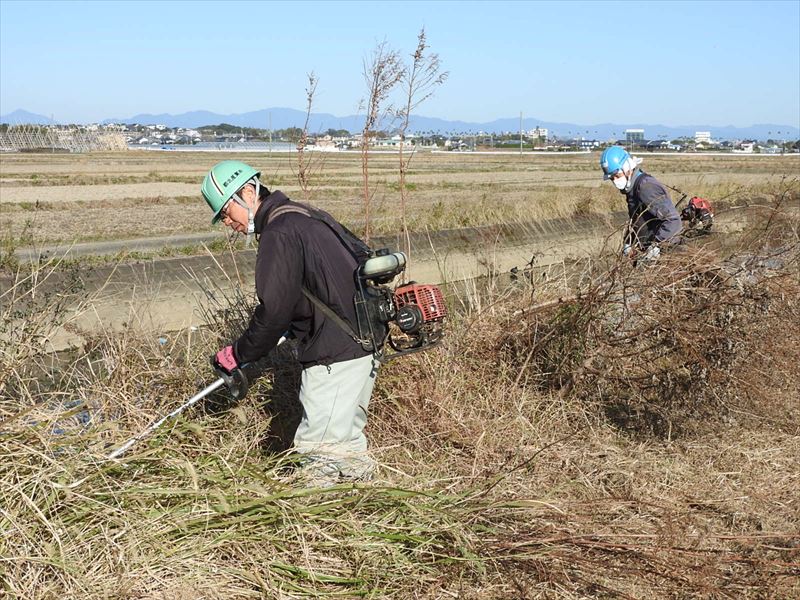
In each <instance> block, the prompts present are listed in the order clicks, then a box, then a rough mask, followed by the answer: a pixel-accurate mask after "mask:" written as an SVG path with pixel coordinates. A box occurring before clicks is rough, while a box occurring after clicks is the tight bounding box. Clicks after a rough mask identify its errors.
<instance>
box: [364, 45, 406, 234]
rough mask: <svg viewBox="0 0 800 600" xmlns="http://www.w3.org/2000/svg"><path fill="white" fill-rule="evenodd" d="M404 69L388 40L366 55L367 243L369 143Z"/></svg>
mask: <svg viewBox="0 0 800 600" xmlns="http://www.w3.org/2000/svg"><path fill="white" fill-rule="evenodd" d="M404 73H405V67H404V65H403V61H402V59H401V58H400V55H399V54H398V53H397V52H396V51H395V50H392V49H391V48H389V47H388V45H387V43H386V41H383V42H381V43H380V44H378V45H377V46H376V47H375V49H374V50H373V51H372V55H371V56H370V57H369V58H366V59H364V81H365V83H366V84H367V98H366V100H364V101H362V106H363V108H364V109H365V112H366V114H365V116H364V129H363V130H362V132H361V175H362V178H363V182H364V241H366V242H367V243H369V237H370V201H371V199H372V191H371V190H370V188H369V146H370V142H371V139H372V137H373V136H374V135H375V127H376V125H377V124H378V123H379V122H380V120H381V117H382V116H384V115H385V114H389V113H391V107H390V106H385V102H386V100H387V98H388V97H389V94H390V93H391V91H392V89H393V88H394V87H395V86H396V85H397V83H398V82H399V81H400V80H401V78H402V77H403V75H404Z"/></svg>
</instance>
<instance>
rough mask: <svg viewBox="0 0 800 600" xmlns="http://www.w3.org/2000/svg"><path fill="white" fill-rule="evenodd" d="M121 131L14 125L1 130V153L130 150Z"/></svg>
mask: <svg viewBox="0 0 800 600" xmlns="http://www.w3.org/2000/svg"><path fill="white" fill-rule="evenodd" d="M126 149H127V144H126V141H125V137H124V136H123V135H122V134H121V133H119V132H117V131H100V130H94V131H90V130H87V129H83V128H79V127H61V126H43V125H10V126H9V127H8V128H7V129H6V130H5V131H0V152H47V151H51V152H98V151H115V150H126Z"/></svg>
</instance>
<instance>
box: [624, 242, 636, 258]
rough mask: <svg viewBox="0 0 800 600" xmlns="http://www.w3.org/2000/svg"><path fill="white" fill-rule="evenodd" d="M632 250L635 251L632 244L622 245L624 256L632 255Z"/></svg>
mask: <svg viewBox="0 0 800 600" xmlns="http://www.w3.org/2000/svg"><path fill="white" fill-rule="evenodd" d="M631 252H633V246H632V245H631V244H625V245H624V246H623V247H622V256H624V257H625V258H627V257H629V256H630V255H631Z"/></svg>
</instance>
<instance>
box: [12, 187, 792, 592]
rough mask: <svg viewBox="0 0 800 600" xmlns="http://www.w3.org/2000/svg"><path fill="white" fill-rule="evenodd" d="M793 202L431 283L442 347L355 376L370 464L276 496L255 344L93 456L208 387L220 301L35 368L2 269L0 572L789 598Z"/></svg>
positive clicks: (180, 582) (73, 581) (224, 320)
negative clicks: (575, 258) (248, 362)
mask: <svg viewBox="0 0 800 600" xmlns="http://www.w3.org/2000/svg"><path fill="white" fill-rule="evenodd" d="M797 199H798V197H797V196H796V195H795V192H794V191H793V188H789V189H788V190H787V189H785V188H784V196H783V198H782V201H783V204H779V205H777V206H776V207H775V210H764V211H763V212H764V214H763V218H762V219H761V220H760V221H759V222H758V224H757V226H753V227H752V228H751V235H749V236H745V237H744V238H742V240H741V241H740V242H739V243H738V244H737V246H736V247H733V248H724V249H720V248H719V247H711V246H710V245H708V246H707V245H705V244H703V243H700V244H699V245H697V246H692V247H690V248H689V249H687V250H686V251H685V252H681V253H674V254H671V255H665V257H664V259H663V260H662V261H660V262H659V263H656V264H655V265H652V266H647V267H645V266H639V267H633V266H632V265H630V264H628V263H625V262H622V261H619V260H618V259H617V258H615V257H614V256H612V255H610V254H606V255H603V256H597V257H595V259H594V260H592V261H586V262H579V263H575V264H574V265H572V266H571V267H569V268H567V269H566V270H564V271H563V272H559V271H558V270H556V269H551V270H549V271H548V276H547V277H546V278H544V277H543V273H542V272H541V271H540V270H530V271H528V272H524V273H523V274H521V276H520V279H518V280H517V281H516V282H514V284H513V285H512V286H510V287H508V286H504V285H501V280H500V279H499V278H490V279H489V280H488V282H487V284H486V285H487V289H485V290H481V293H480V294H466V293H463V290H462V293H457V294H454V295H453V296H452V297H451V301H452V308H453V309H454V310H453V312H454V317H453V321H452V322H451V324H450V329H449V334H448V336H447V338H446V341H445V343H444V344H443V345H442V346H441V347H440V348H438V349H436V350H432V351H429V352H426V353H423V354H417V355H413V356H411V357H408V358H406V359H403V360H398V361H395V362H392V363H390V364H389V365H387V366H385V367H384V368H383V372H382V374H381V376H380V377H379V379H378V388H377V390H376V393H375V396H374V400H373V408H372V416H371V421H370V425H369V432H368V435H369V437H370V440H371V442H372V445H373V448H374V450H375V453H376V456H377V458H378V459H379V461H380V462H381V464H382V469H381V473H380V478H379V479H378V481H376V482H374V483H372V484H365V485H357V486H349V485H346V486H340V487H338V488H333V489H330V490H313V489H302V488H295V487H292V486H291V485H289V484H288V483H287V482H286V480H285V479H284V474H285V472H286V468H287V461H288V457H287V456H286V455H283V454H275V453H274V452H273V449H274V448H275V446H276V445H277V444H274V443H273V442H274V441H275V438H276V437H279V436H280V435H281V434H282V433H283V434H285V433H286V431H287V428H286V426H285V424H282V422H283V421H285V419H286V418H287V417H291V413H292V410H293V409H292V404H291V394H288V395H287V394H285V389H286V388H285V387H284V385H283V383H284V382H283V379H285V378H287V377H288V378H291V376H292V373H291V369H290V368H289V366H288V363H287V362H285V361H284V362H281V360H279V357H278V358H274V359H272V361H271V365H267V366H266V371H265V374H264V377H263V378H262V379H261V380H259V383H258V384H257V385H256V387H255V388H254V390H253V392H252V394H251V395H250V397H249V398H248V399H246V400H245V401H244V402H242V403H240V404H239V405H236V406H231V405H230V404H229V403H228V402H226V400H225V398H224V397H223V396H217V397H215V398H214V399H212V400H213V401H211V402H209V403H207V404H206V405H204V406H203V407H199V408H198V410H194V411H190V412H189V413H187V414H184V415H182V416H181V417H180V418H179V419H177V420H176V421H175V422H173V423H170V424H168V425H167V426H165V427H164V428H163V429H162V430H160V431H159V432H158V433H157V434H156V435H154V436H153V437H152V438H151V439H149V440H148V441H146V442H142V443H141V444H140V445H137V446H135V447H134V448H133V449H132V450H131V452H130V454H129V455H126V457H125V459H124V460H123V461H119V462H117V461H107V460H105V456H107V454H108V453H109V452H110V451H111V450H112V449H114V448H116V447H117V446H119V445H120V444H121V443H122V442H123V441H124V440H126V439H127V438H128V437H129V436H131V435H133V434H134V433H137V432H138V431H141V430H142V429H143V428H144V427H145V426H146V425H147V424H148V423H150V422H152V421H153V420H154V419H155V418H156V417H157V416H160V415H162V414H164V413H165V412H167V411H168V410H170V409H172V408H174V407H176V406H178V405H179V404H181V403H182V402H183V401H184V400H185V399H186V398H187V397H188V396H189V395H191V394H192V393H193V392H195V391H196V390H197V389H198V387H200V386H202V385H204V383H206V382H207V381H208V378H209V375H210V373H209V369H208V367H207V356H208V355H209V354H210V353H211V351H212V350H214V349H216V348H217V347H218V345H219V343H220V342H221V341H223V340H227V339H228V338H229V336H230V335H231V332H232V329H231V328H233V329H235V328H236V327H240V326H241V322H242V319H243V318H246V313H247V311H246V310H245V311H241V310H234V311H232V312H230V313H216V314H218V315H221V318H220V319H218V320H217V321H216V323H215V325H214V327H213V328H212V329H211V330H210V331H208V332H204V335H203V336H198V337H194V338H191V343H177V342H169V343H167V344H165V345H160V344H159V343H158V342H157V341H156V340H155V339H154V336H152V335H151V334H147V333H143V332H139V331H136V330H135V329H134V328H130V329H129V330H127V331H125V332H123V333H111V332H102V331H101V332H83V336H84V340H85V342H84V347H83V348H82V349H81V350H80V351H78V352H77V353H76V354H75V355H73V356H71V357H70V358H69V360H60V361H55V360H53V358H52V357H49V356H47V355H46V354H45V353H44V352H43V351H42V350H43V349H44V348H46V337H47V335H48V332H49V331H50V328H51V327H53V326H54V325H55V324H57V323H58V320H59V315H60V314H62V313H61V311H62V309H63V306H64V305H65V302H66V300H67V299H66V298H64V295H65V294H66V293H68V292H69V291H70V289H71V286H69V285H65V286H63V288H62V289H61V290H60V292H59V294H56V295H54V296H52V297H41V296H40V295H38V294H37V286H36V280H35V279H32V280H29V281H28V283H24V282H23V283H20V285H19V287H18V288H15V290H16V291H15V292H14V293H13V295H14V299H13V301H12V299H11V295H9V294H8V293H7V292H5V295H3V296H1V297H0V325H2V329H3V330H2V331H0V419H2V422H1V423H0V447H1V448H2V451H3V456H4V461H3V464H2V466H0V530H2V534H3V535H2V537H0V589H2V590H3V593H4V594H6V595H8V596H9V597H20V598H33V599H36V598H51V597H54V596H62V597H65V598H73V597H74V598H78V597H80V598H108V597H113V598H176V597H177V598H201V597H202V598H263V597H268V598H297V597H328V596H339V597H361V596H364V597H373V598H398V599H406V598H431V599H433V598H436V599H439V598H450V597H460V598H475V599H484V598H497V599H500V598H543V599H544V598H570V599H575V600H577V599H583V598H594V597H599V598H637V599H642V600H644V599H649V598H730V599H734V598H759V599H761V598H764V599H766V598H792V597H798V596H800V584H798V581H800V536H799V535H798V532H800V506H798V498H797V489H800V474H798V469H797V465H798V464H800V412H799V411H798V405H797V400H796V399H797V397H798V393H800V371H798V367H797V365H798V364H800V343H798V340H800V329H799V328H798V323H800V319H798V317H800V314H799V313H800V302H798V297H800V280H799V279H798V221H797V214H796V212H791V211H786V210H784V208H785V205H786V204H796V202H797ZM48 268H49V267H48V265H43V266H42V265H39V266H35V267H31V269H32V270H31V273H32V274H33V275H34V276H35V277H39V278H41V275H42V274H46V273H47V272H48V271H47V269H48ZM67 281H68V280H67ZM73 291H74V293H75V294H76V295H78V296H80V294H81V290H79V289H74V290H73ZM471 291H474V290H471ZM0 293H4V292H0ZM559 296H562V297H563V298H564V300H563V301H561V302H559V301H558V300H557V298H558V297H559ZM225 306H226V304H225V302H224V299H223V304H222V306H221V307H220V306H218V307H217V308H225ZM235 306H237V307H238V306H239V305H238V304H236V305H235ZM21 326H25V327H27V328H26V329H21ZM13 335H16V336H17V337H9V336H13ZM218 336H219V337H218ZM278 394H281V396H279V395H278ZM295 410H296V407H295Z"/></svg>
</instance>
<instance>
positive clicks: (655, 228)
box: [600, 146, 683, 260]
mask: <svg viewBox="0 0 800 600" xmlns="http://www.w3.org/2000/svg"><path fill="white" fill-rule="evenodd" d="M641 163H642V159H641V158H637V157H635V156H631V155H630V154H628V152H627V151H626V150H625V148H623V147H622V146H611V147H610V148H606V150H605V151H604V152H603V154H602V155H601V156H600V168H602V169H603V179H610V180H611V182H612V183H613V184H614V186H615V187H616V188H617V189H618V190H619V191H620V193H622V194H625V199H626V201H627V203H628V218H629V219H630V220H629V224H628V229H627V231H626V233H625V239H624V242H623V247H622V254H623V255H624V256H632V255H634V253H635V252H634V251H636V252H638V253H643V254H642V256H641V258H642V259H644V260H655V259H656V258H658V257H659V255H660V254H661V251H662V250H664V249H667V248H668V247H670V246H673V245H675V244H679V243H681V231H682V230H683V225H682V224H681V217H680V215H679V214H678V210H677V209H676V208H675V204H673V202H672V199H671V198H670V196H669V192H668V191H667V188H666V187H665V186H664V184H662V183H661V182H660V181H658V180H657V179H656V178H655V177H653V176H652V175H649V174H647V173H645V172H644V171H642V170H641V169H640V168H639V165H640V164H641Z"/></svg>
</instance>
